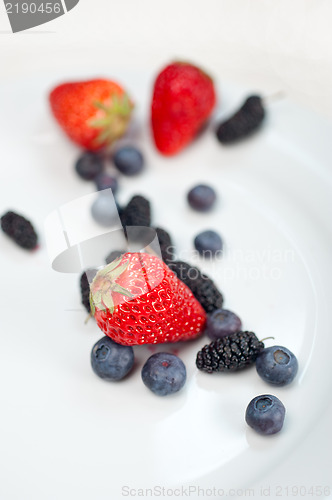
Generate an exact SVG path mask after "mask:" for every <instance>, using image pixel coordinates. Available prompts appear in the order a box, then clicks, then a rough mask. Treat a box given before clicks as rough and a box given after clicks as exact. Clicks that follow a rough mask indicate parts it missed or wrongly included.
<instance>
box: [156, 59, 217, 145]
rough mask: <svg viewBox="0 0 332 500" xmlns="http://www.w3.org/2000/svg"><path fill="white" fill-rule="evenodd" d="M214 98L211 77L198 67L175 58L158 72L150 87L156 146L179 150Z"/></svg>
mask: <svg viewBox="0 0 332 500" xmlns="http://www.w3.org/2000/svg"><path fill="white" fill-rule="evenodd" d="M215 102H216V95H215V90H214V86H213V81H212V79H211V78H210V77H209V76H208V75H207V74H206V73H204V72H203V71H202V70H201V69H200V68H197V67H196V66H193V65H192V64H189V63H183V62H175V63H173V64H170V65H169V66H167V67H166V68H165V69H163V71H162V72H161V73H160V74H159V75H158V77H157V79H156V81H155V84H154V91H153V98H152V109H151V122H152V131H153V136H154V140H155V143H156V146H157V148H158V149H159V151H160V152H161V153H163V154H164V155H173V154H175V153H178V152H179V151H180V150H181V149H183V148H184V147H185V146H187V144H189V143H190V142H191V141H192V140H193V138H194V137H195V136H196V135H197V133H198V132H199V130H200V129H201V128H202V126H203V125H204V123H205V122H206V121H207V119H208V118H209V116H210V115H211V112H212V110H213V108H214V105H215Z"/></svg>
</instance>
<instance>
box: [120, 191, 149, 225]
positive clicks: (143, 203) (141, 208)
mask: <svg viewBox="0 0 332 500" xmlns="http://www.w3.org/2000/svg"><path fill="white" fill-rule="evenodd" d="M121 221H122V224H123V226H124V227H126V226H145V227H149V226H150V225H151V208H150V202H149V201H148V200H147V199H146V198H144V197H143V196H140V195H136V196H133V198H132V199H131V200H130V202H129V203H128V205H127V206H126V207H125V208H124V209H123V211H122V214H121Z"/></svg>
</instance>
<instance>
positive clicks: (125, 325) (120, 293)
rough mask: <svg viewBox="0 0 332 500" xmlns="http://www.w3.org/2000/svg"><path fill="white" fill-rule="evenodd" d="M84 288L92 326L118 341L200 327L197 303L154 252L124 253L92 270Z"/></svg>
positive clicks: (191, 334) (186, 333)
mask: <svg viewBox="0 0 332 500" xmlns="http://www.w3.org/2000/svg"><path fill="white" fill-rule="evenodd" d="M90 289H91V295H90V304H91V312H92V315H93V316H94V317H95V319H96V322H97V325H98V326H99V328H101V330H102V331H103V332H104V333H105V334H106V335H108V336H109V337H111V338H112V339H113V340H114V341H115V342H117V343H119V344H124V345H135V344H159V343H163V342H176V341H178V340H188V339H192V338H195V337H197V336H198V335H200V334H201V332H202V331H203V329H204V326H205V319H206V318H205V312H204V310H203V308H202V306H201V305H200V304H199V302H198V301H197V300H196V299H195V297H194V296H193V294H192V293H191V291H190V290H189V288H187V287H186V286H185V285H184V284H183V283H182V282H181V281H180V280H178V279H177V277H176V276H175V275H174V273H172V271H171V270H170V269H169V268H168V267H167V266H166V264H165V263H164V262H163V261H162V260H160V259H158V257H155V256H154V255H149V254H146V253H126V254H124V255H123V256H122V257H121V258H119V259H118V260H116V261H113V262H111V263H110V264H108V265H107V266H106V267H105V268H104V269H101V270H100V271H98V273H97V275H96V276H95V278H94V280H93V282H92V284H91V287H90Z"/></svg>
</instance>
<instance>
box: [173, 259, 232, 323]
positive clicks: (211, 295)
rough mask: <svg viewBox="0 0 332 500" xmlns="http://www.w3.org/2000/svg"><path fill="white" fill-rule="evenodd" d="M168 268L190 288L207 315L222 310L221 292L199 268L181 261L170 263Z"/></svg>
mask: <svg viewBox="0 0 332 500" xmlns="http://www.w3.org/2000/svg"><path fill="white" fill-rule="evenodd" d="M168 266H169V267H170V269H171V270H172V271H173V273H174V274H176V276H177V277H178V278H179V279H180V280H181V281H183V283H184V284H185V285H187V287H188V288H190V290H191V291H192V293H193V295H194V296H195V298H196V299H197V300H198V302H199V303H200V304H201V306H202V307H203V309H205V311H206V312H207V313H212V312H213V311H215V310H216V309H221V308H222V305H223V301H224V300H223V296H222V294H221V292H220V291H219V290H218V288H217V287H216V285H215V283H214V282H213V281H212V280H211V278H209V277H208V276H206V275H205V274H202V273H201V272H200V270H199V269H198V268H197V267H195V266H191V265H190V264H188V263H187V262H183V261H180V260H178V261H173V262H170V263H169V264H168Z"/></svg>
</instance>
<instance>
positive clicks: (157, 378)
mask: <svg viewBox="0 0 332 500" xmlns="http://www.w3.org/2000/svg"><path fill="white" fill-rule="evenodd" d="M186 377H187V373H186V367H185V365H184V363H183V361H182V360H181V359H180V358H178V356H175V354H169V353H167V352H158V353H156V354H153V355H152V356H150V357H149V359H148V360H147V362H146V363H145V365H144V366H143V368H142V379H143V382H144V384H145V385H146V386H147V387H148V388H149V389H151V391H152V392H154V393H155V394H157V395H158V396H167V394H173V393H174V392H177V391H179V390H180V389H182V387H183V386H184V384H185V381H186Z"/></svg>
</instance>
